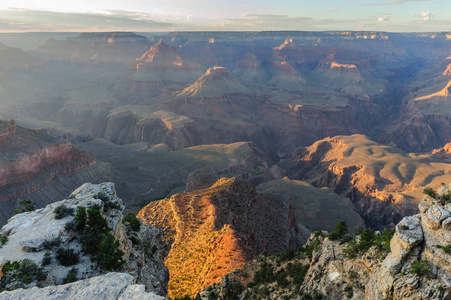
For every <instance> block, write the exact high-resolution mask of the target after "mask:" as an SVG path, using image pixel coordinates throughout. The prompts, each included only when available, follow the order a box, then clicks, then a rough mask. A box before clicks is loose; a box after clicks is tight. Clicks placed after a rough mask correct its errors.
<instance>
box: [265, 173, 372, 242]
mask: <svg viewBox="0 0 451 300" xmlns="http://www.w3.org/2000/svg"><path fill="white" fill-rule="evenodd" d="M257 191H258V192H259V193H262V194H278V195H281V194H282V195H286V196H288V197H289V198H290V203H291V205H293V207H294V209H295V211H296V214H297V215H298V218H297V221H298V226H299V228H300V232H301V237H302V242H306V241H307V239H308V238H309V237H310V235H311V234H312V233H313V232H315V231H317V230H326V231H332V230H333V229H334V227H335V225H337V223H338V222H339V221H345V222H346V224H348V228H349V232H355V231H356V229H357V228H365V222H364V221H363V219H362V218H361V217H360V216H359V214H358V213H357V212H356V211H354V208H353V205H352V202H351V200H349V199H348V198H345V197H343V196H339V195H337V194H335V193H334V192H333V191H331V190H330V189H327V188H317V187H314V186H311V185H310V184H308V183H306V182H303V181H298V180H290V179H288V177H284V178H282V179H279V180H271V181H267V182H265V183H262V184H259V185H258V186H257Z"/></svg>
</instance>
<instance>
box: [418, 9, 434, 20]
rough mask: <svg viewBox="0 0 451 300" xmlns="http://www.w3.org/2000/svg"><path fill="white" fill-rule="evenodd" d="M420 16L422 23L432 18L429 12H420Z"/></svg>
mask: <svg viewBox="0 0 451 300" xmlns="http://www.w3.org/2000/svg"><path fill="white" fill-rule="evenodd" d="M420 16H421V17H422V18H423V20H424V21H429V20H431V18H432V17H433V15H432V13H431V12H430V11H422V12H421V13H420Z"/></svg>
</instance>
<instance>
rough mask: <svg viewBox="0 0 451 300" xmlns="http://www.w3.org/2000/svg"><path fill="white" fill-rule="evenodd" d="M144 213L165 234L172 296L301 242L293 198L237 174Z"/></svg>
mask: <svg viewBox="0 0 451 300" xmlns="http://www.w3.org/2000/svg"><path fill="white" fill-rule="evenodd" d="M138 216H139V217H141V218H142V219H143V220H144V221H145V222H147V223H149V224H152V225H154V226H157V227H159V228H161V229H162V230H163V232H164V239H165V240H166V246H167V247H168V248H167V249H168V256H167V257H166V259H165V264H166V266H167V267H168V269H169V273H170V282H169V296H170V297H182V296H184V295H189V296H191V297H193V296H195V295H196V294H197V293H198V292H199V291H200V290H202V289H203V288H205V287H207V286H208V285H210V284H212V283H215V282H219V281H220V279H221V277H222V276H223V275H224V274H226V273H228V272H230V271H232V270H234V269H236V268H240V267H242V266H243V265H244V264H245V263H246V262H247V261H248V260H250V259H251V258H252V257H253V256H254V255H256V254H258V253H261V252H262V251H264V250H268V251H280V250H283V249H285V248H286V247H288V246H296V245H297V244H298V242H299V240H298V231H297V228H296V214H295V212H294V209H293V207H292V206H291V204H290V202H289V200H288V198H287V197H282V198H281V197H274V196H268V195H260V194H258V193H257V192H256V190H255V188H254V187H252V186H251V185H249V184H247V183H244V182H243V181H241V180H238V179H236V178H230V179H226V178H222V179H220V180H218V181H217V182H216V183H215V184H214V185H212V186H211V187H209V188H207V189H204V190H197V191H193V192H190V193H184V194H176V195H174V196H172V197H171V198H170V199H165V200H160V201H156V202H152V203H150V204H149V205H147V206H146V207H145V208H144V209H142V210H141V211H140V213H139V214H138Z"/></svg>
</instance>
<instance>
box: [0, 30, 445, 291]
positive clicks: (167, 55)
mask: <svg viewBox="0 0 451 300" xmlns="http://www.w3.org/2000/svg"><path fill="white" fill-rule="evenodd" d="M53 36H54V37H55V38H51V39H49V40H47V41H46V42H43V43H42V42H41V43H39V44H35V45H34V46H33V47H30V46H28V48H27V50H26V51H24V50H22V49H20V48H17V47H14V45H11V46H9V45H8V42H13V41H14V39H13V38H11V39H4V40H2V39H1V36H0V43H2V44H0V54H1V55H0V100H1V101H0V119H1V120H3V121H0V149H1V153H0V174H1V176H0V205H1V207H2V210H0V211H1V212H0V224H1V225H3V224H5V222H6V221H7V220H8V219H9V218H10V217H11V215H12V213H13V211H14V210H15V209H18V208H19V206H20V203H21V202H22V201H23V200H31V201H32V202H35V204H36V206H37V207H38V208H39V209H44V210H45V209H46V208H44V207H45V206H46V205H52V204H51V203H53V202H55V201H60V200H61V199H66V200H64V201H69V200H70V199H69V198H70V197H69V196H70V195H71V192H72V191H73V190H74V189H75V188H77V187H78V186H80V185H81V184H83V183H85V182H91V183H100V182H103V181H112V182H114V183H115V191H114V192H111V193H112V194H111V197H113V198H115V197H116V193H117V196H119V197H120V198H121V199H122V201H123V205H124V208H123V209H125V211H126V212H132V213H133V214H134V215H138V216H139V217H140V218H141V219H142V220H143V221H144V222H146V223H149V224H151V225H152V226H157V227H159V228H160V230H162V241H159V242H155V243H158V245H159V246H158V247H161V255H160V256H161V257H160V258H161V259H162V260H164V261H165V264H166V265H167V267H168V269H169V273H170V279H169V285H168V286H169V288H168V291H167V292H168V293H169V296H170V297H173V298H176V297H184V296H185V295H188V296H190V297H194V296H196V295H197V294H198V293H199V292H201V291H202V290H203V289H205V288H207V287H208V286H210V285H212V284H213V285H212V286H213V287H214V288H215V289H216V290H215V293H216V292H218V291H220V292H221V293H222V292H225V291H227V290H229V287H230V285H229V283H228V282H229V281H228V279H227V280H226V279H225V277H224V276H226V274H228V273H230V272H233V270H235V269H237V268H238V269H240V268H247V267H246V266H248V264H256V263H255V260H254V258H255V257H261V255H268V253H270V255H275V254H274V253H276V252H278V253H281V252H280V251H286V249H287V248H293V249H304V248H299V247H300V246H301V245H302V244H303V243H304V242H307V244H306V245H305V246H304V247H310V246H312V245H313V244H312V243H314V242H315V243H317V242H316V241H317V240H319V241H320V242H318V243H321V246H320V249H322V250H318V251H319V252H316V254H314V255H313V256H314V257H315V255H316V259H318V260H319V261H321V265H324V266H326V261H327V259H329V258H330V253H329V252H328V250H327V249H329V248H330V247H336V248H334V249H337V253H336V254H337V255H338V256H340V255H342V253H343V252H342V250H343V249H342V248H343V246H341V245H335V244H334V243H333V242H330V241H328V239H327V238H326V237H325V236H327V233H326V231H327V232H333V231H334V226H335V225H336V224H337V223H339V222H340V221H345V222H346V224H347V226H348V229H349V232H350V233H353V232H356V231H359V230H365V228H372V229H375V230H379V231H380V232H383V230H384V228H388V229H393V228H396V231H397V233H396V234H395V238H394V239H395V241H398V240H396V238H398V239H401V240H402V239H403V236H402V234H403V230H404V231H405V229H402V228H401V226H402V225H403V224H404V223H406V224H407V223H408V224H407V225H406V224H404V225H405V226H408V227H409V228H410V227H411V226H410V225H412V224H413V223H412V222H413V221H412V220H411V219H406V218H409V216H412V215H416V214H418V213H420V217H421V220H422V221H421V222H423V221H424V222H429V221H428V218H430V214H432V212H431V213H429V215H428V214H427V211H426V209H425V208H424V205H422V204H421V203H422V201H423V200H422V192H423V191H424V190H425V189H426V191H427V189H428V188H433V189H439V188H441V189H444V188H443V187H445V186H446V185H445V183H448V182H451V175H450V174H451V168H450V166H451V164H450V163H451V156H450V155H451V151H450V142H451V123H450V120H451V119H450V113H449V112H450V109H449V108H450V104H449V103H450V97H451V96H450V85H451V81H450V74H451V72H450V69H451V67H450V65H451V62H450V57H451V56H450V55H451V53H449V52H450V49H451V40H450V39H449V38H448V35H446V34H445V33H422V34H420V33H382V32H333V31H329V32H291V31H290V32H170V33H166V34H162V33H139V34H138V33H131V32H106V33H81V34H75V33H70V34H69V33H68V34H66V35H65V34H61V35H60V34H54V35H53ZM35 38H36V40H39V39H38V38H39V36H36V37H35ZM33 40H34V39H30V40H29V41H28V42H27V43H17V44H27V45H29V44H30V43H32V41H33ZM13 44H14V43H13ZM91 196H92V195H91ZM431 201H432V200H431ZM429 202H430V201H429ZM429 202H428V205H429V206H428V207H433V206H434V205H435V204H433V203H429ZM67 203H69V202H67ZM71 205H72V204H71ZM121 205H122V202H121ZM418 205H420V208H419V206H418ZM422 207H423V208H422ZM39 209H38V212H39V213H40V212H41V211H40V210H39ZM123 209H121V210H123ZM428 209H429V210H430V209H431V208H428ZM446 209H447V208H446ZM422 210H424V211H422ZM432 210H434V211H435V210H439V209H438V208H433V209H432ZM13 220H14V217H13ZM405 220H410V221H412V222H410V221H405ZM409 222H410V223H409ZM411 223H412V224H411ZM143 224H144V223H143ZM399 224H401V225H399ZM415 224H416V225H415V228H417V227H419V226H420V225H421V224H420V225H418V224H417V223H415ZM423 225H424V226H423ZM426 225H427V224H426ZM426 225H425V224H422V225H421V226H423V231H427V230H426V229H425V228H426V227H425V226H426ZM143 226H144V225H143ZM412 226H413V225H412ZM118 228H119V227H118ZM152 228H153V227H152ZM428 228H429V227H428ZM321 230H322V231H324V234H321V237H319V236H318V234H319V232H320V231H321ZM409 230H410V229H409ZM431 230H432V229H431ZM312 234H313V235H314V238H312ZM433 234H435V233H431V235H433ZM317 237H318V239H317ZM404 238H405V236H404ZM407 242H409V241H407ZM393 243H395V242H393ZM398 244H402V245H404V244H403V243H402V242H399V241H398ZM309 245H310V246H309ZM316 246H318V245H316ZM316 246H315V247H316ZM398 246H399V245H398ZM398 246H397V245H394V246H393V247H392V253H394V252H396V251H395V250H396V249H398V248H399V247H400V246H399V247H398ZM404 246H405V247H407V246H406V245H404ZM404 246H402V247H404ZM396 247H398V248H396ZM409 247H410V246H409ZM415 247H416V245H414V246H412V247H410V248H411V249H414V248H415ZM431 247H432V246H431V245H429V244H428V245H427V246H426V248H428V249H429V248H430V249H432V248H431ZM6 248H7V247H6ZM415 249H417V248H415ZM415 249H414V250H412V251H414V252H415V251H416V252H415V253H416V254H418V255H417V256H418V257H420V256H421V257H423V258H424V257H426V258H427V259H428V260H432V257H431V256H430V255H429V254H428V253H426V252H427V251H430V252H431V253H435V252H436V251H435V252H434V251H432V250H427V251H426V250H425V251H426V252H425V253H424V254H422V252H421V251H420V250H415ZM124 250H127V249H124ZM129 250H130V249H128V250H127V251H129ZM0 251H1V248H0ZM130 251H131V250H130ZM130 251H129V252H130ZM315 251H316V250H315ZM418 251H420V252H418ZM422 251H423V250H422ZM417 252H418V253H417ZM127 253H128V252H127ZM398 254H399V253H398ZM134 255H136V256H139V255H140V254H139V253H137V252H136V253H135V254H134ZM259 255H260V256H259ZM334 255H335V254H334ZM403 255H404V254H403ZM393 256H394V254H393V255H392V256H390V257H391V258H390V259H395V258H393ZM303 259H305V258H303ZM365 259H366V258H365ZM367 259H368V260H370V261H371V258H367ZM404 259H405V257H404V256H402V258H401V260H402V262H401V264H403V263H405V262H406V261H405V260H404ZM444 259H445V260H446V259H447V257H445V258H444ZM303 263H307V261H303ZM308 263H309V264H310V271H309V272H310V273H307V277H308V278H310V279H311V280H310V282H311V283H310V285H308V284H305V285H304V286H303V287H302V291H303V292H305V293H306V294H309V295H313V294H314V293H315V291H321V293H323V294H327V293H329V292H330V289H331V288H330V286H331V283H329V282H327V280H323V281H321V282H319V281H318V280H316V279H317V277H316V276H317V274H323V273H324V274H326V275H324V274H323V275H324V276H322V277H324V278H326V277H327V278H331V276H332V277H333V276H335V275H331V274H335V273H336V272H335V271H337V270H335V269H337V268H339V267H337V266H336V265H335V264H331V265H330V266H328V268H329V267H330V268H331V269H330V270H326V271H324V270H322V269H321V270H320V267H318V266H314V264H315V263H314V262H313V261H309V262H308ZM353 263H356V264H360V263H361V262H354V261H352V262H350V263H349V264H353ZM371 263H374V264H375V267H374V268H373V269H372V271H375V270H376V269H377V270H378V271H377V272H379V271H381V270H382V269H383V268H385V265H384V263H381V262H377V263H376V262H373V261H371ZM388 263H389V262H387V263H385V264H388ZM412 263H413V262H412ZM435 263H436V265H437V266H439V265H440V264H442V263H443V261H437V262H435ZM364 264H365V263H364ZM376 265H377V266H376ZM346 266H348V265H346ZM155 268H160V269H162V267H161V265H160V264H158V266H157V267H155ZM333 268H335V269H334V270H335V271H334V270H332V269H333ZM409 268H410V265H409ZM342 271H343V270H341V269H340V270H338V271H337V272H338V273H340V272H341V273H343V272H344V271H343V272H342ZM348 271H349V270H347V271H346V272H348ZM382 271H383V270H382ZM382 271H381V272H382ZM445 271H446V272H448V271H447V270H445ZM140 272H141V271H140ZM346 272H344V273H346ZM384 272H385V271H384ZM390 272H391V273H390V274H391V275H390V276H392V277H393V278H395V277H396V276H398V275H399V274H398V273H396V274H395V273H393V272H394V271H393V272H392V271H390ZM446 272H445V273H446ZM141 273H142V272H141ZM141 273H140V274H138V275H136V274H135V275H136V276H137V277H138V278H141V279H142V278H143V276H144V275H143V273H142V274H141ZM348 273H349V272H348ZM392 273H393V274H392ZM230 274H232V275H233V276H232V275H230V276H232V277H234V276H235V275H236V274H235V273H230ZM362 274H363V273H362ZM397 274H398V275H397ZM446 274H447V273H446ZM91 275H93V276H94V275H96V276H97V275H99V276H102V274H91ZM91 275H90V276H91ZM395 275H396V276H395ZM112 276H113V275H112ZM114 276H115V277H114V278H113V279H112V280H119V281H120V282H121V284H125V283H124V282H127V283H126V285H130V284H134V283H136V282H134V281H133V280H132V279H130V278H129V277H127V278H125V277H124V276H123V275H118V276H119V277H121V276H122V277H121V278H120V279H118V277H117V276H116V275H114ZM318 276H319V275H318ZM340 276H341V275H340ZM402 276H404V275H402ZM402 276H401V277H402ZM447 276H448V275H447ZM161 277H162V278H163V277H164V276H163V275H161ZM322 277H321V278H322ZM343 278H345V277H343ZM390 278H391V277H390ZM393 278H392V279H393ZM83 279H88V278H83ZM160 279H161V278H160ZM348 279H349V278H347V277H346V280H348ZM398 279H399V278H398V277H396V280H398ZM98 280H100V281H101V280H103V279H102V278H101V277H99V279H98ZM131 280H132V281H133V282H132V281H131ZM315 280H316V281H315ZM321 280H322V279H321ZM330 280H331V281H334V280H333V279H330ZM377 280H378V279H376V278H375V277H374V278H373V277H371V276H367V277H365V284H368V285H369V284H370V282H375V281H377ZM390 280H391V279H390ZM144 281H145V280H144ZM160 281H161V282H163V281H164V280H163V279H161V280H160ZM445 281H446V280H445ZM244 282H246V280H244ZM385 283H386V284H387V286H385V287H380V286H377V285H373V286H374V289H373V290H370V289H367V290H365V291H362V290H360V291H357V290H356V291H355V295H356V296H355V297H360V296H362V297H363V296H364V295H371V296H365V297H372V296H374V297H379V296H380V297H382V298H383V297H388V298H390V297H391V298H396V297H398V296H394V295H389V296H387V295H388V294H387V293H389V289H390V288H393V285H390V284H393V282H388V281H385ZM442 283H443V282H442ZM83 284H88V285H89V284H90V283H88V281H85V282H84V283H83ZM142 284H144V285H145V286H146V288H147V290H149V288H150V286H149V282H148V281H147V282H142ZM445 285H446V286H447V287H448V286H451V285H449V282H448V283H446V282H445ZM162 286H164V284H162ZM423 287H424V289H423V290H422V292H424V295H426V294H427V293H429V294H430V295H444V293H442V292H440V293H434V292H433V291H432V289H431V288H429V287H430V286H429V285H425V286H423ZM129 288H130V289H132V288H133V289H135V288H136V289H141V288H140V287H137V286H134V287H129ZM400 288H401V289H402V290H403V293H407V291H406V290H407V288H406V287H405V286H402V287H400ZM124 289H128V288H127V287H124ZM384 289H385V290H384ZM348 290H349V289H348ZM42 292H45V291H42ZM154 292H156V293H157V294H159V295H162V296H164V295H165V293H166V287H161V288H159V289H158V291H154ZM249 292H251V291H250V290H249ZM333 292H334V293H335V292H336V293H337V295H342V293H343V291H341V290H340V291H339V292H338V291H333ZM218 293H219V292H218ZM340 293H341V294H340ZM207 294H208V293H207V292H206V291H205V290H204V291H203V292H201V294H200V296H201V297H204V298H205V297H207ZM429 294H428V295H429ZM381 295H383V296H381ZM412 295H414V294H412ZM115 297H116V296H115ZM434 297H435V296H434ZM437 297H438V296H437ZM205 299H206V298H205ZM368 299H370V298H368Z"/></svg>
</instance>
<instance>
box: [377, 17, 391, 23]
mask: <svg viewBox="0 0 451 300" xmlns="http://www.w3.org/2000/svg"><path fill="white" fill-rule="evenodd" d="M377 20H378V21H379V22H387V21H390V18H389V16H383V17H379V18H377Z"/></svg>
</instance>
